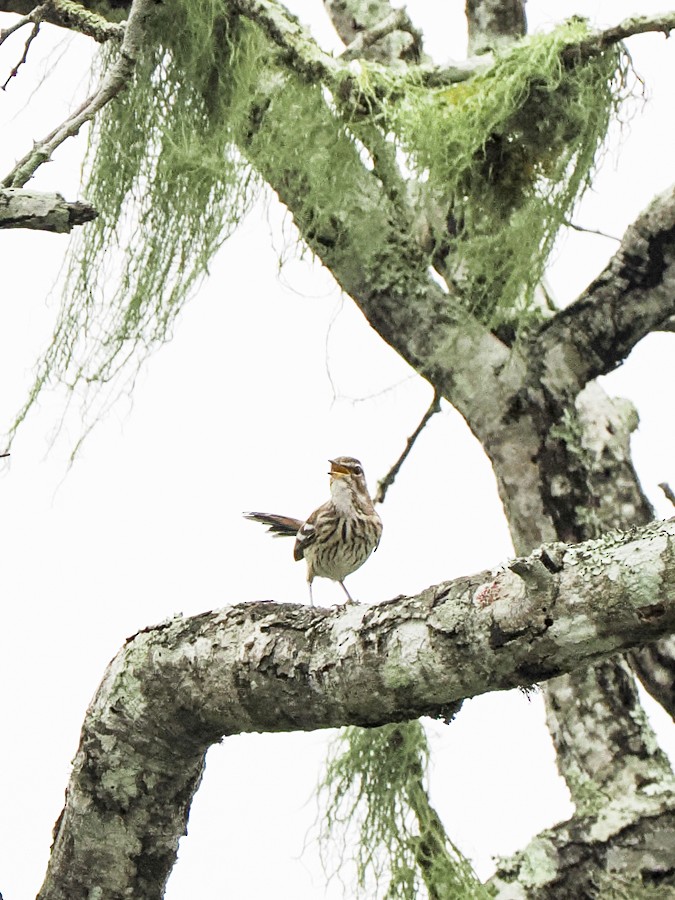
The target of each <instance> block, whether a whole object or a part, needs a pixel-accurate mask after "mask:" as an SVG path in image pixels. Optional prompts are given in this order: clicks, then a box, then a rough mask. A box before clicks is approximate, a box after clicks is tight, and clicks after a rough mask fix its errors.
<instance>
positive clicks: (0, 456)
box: [0, 450, 9, 459]
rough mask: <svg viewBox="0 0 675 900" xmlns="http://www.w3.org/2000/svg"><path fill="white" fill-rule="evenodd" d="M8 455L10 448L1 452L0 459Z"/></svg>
mask: <svg viewBox="0 0 675 900" xmlns="http://www.w3.org/2000/svg"><path fill="white" fill-rule="evenodd" d="M6 456H9V450H7V451H5V453H0V459H4V458H5V457H6Z"/></svg>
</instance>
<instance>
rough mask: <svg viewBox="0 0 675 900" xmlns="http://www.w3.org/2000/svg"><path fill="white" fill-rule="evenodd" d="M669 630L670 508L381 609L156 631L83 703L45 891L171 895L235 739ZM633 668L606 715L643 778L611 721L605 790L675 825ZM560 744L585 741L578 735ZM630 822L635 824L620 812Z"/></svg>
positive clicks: (301, 609)
mask: <svg viewBox="0 0 675 900" xmlns="http://www.w3.org/2000/svg"><path fill="white" fill-rule="evenodd" d="M674 627H675V520H671V521H669V522H660V523H654V524H652V525H650V526H647V527H646V528H644V529H642V530H640V531H635V532H633V533H630V534H627V535H621V534H618V533H615V534H612V535H608V536H606V537H604V538H603V539H601V540H598V541H592V542H588V543H585V544H581V545H577V546H574V547H565V546H564V545H560V544H557V545H551V546H548V547H544V548H542V549H541V550H539V551H537V552H536V553H534V554H532V555H531V556H529V557H526V558H520V559H517V560H513V561H512V562H511V563H510V564H509V565H508V566H507V567H505V568H504V569H503V570H502V571H500V572H499V573H498V574H497V575H496V576H494V575H492V574H491V573H489V572H482V573H480V574H479V575H476V576H473V577H467V578H460V579H457V580H455V581H450V582H446V583H443V584H440V585H435V586H433V587H430V588H428V589H427V590H426V591H424V592H422V593H421V594H419V595H417V596H415V597H401V598H396V599H395V600H391V601H389V602H386V603H383V604H380V605H378V606H373V607H367V606H361V605H347V606H342V607H339V608H333V609H317V608H312V607H307V606H299V605H298V606H295V605H291V604H286V605H280V604H273V603H253V604H246V605H240V606H233V607H227V608H224V609H222V610H217V611H215V612H212V613H205V614H203V615H200V616H195V617H192V618H182V617H176V618H174V619H173V620H171V621H169V622H167V623H164V624H162V625H159V626H157V627H155V628H148V629H145V630H144V631H142V632H140V633H139V634H137V635H136V636H135V637H134V638H132V639H130V640H129V641H128V642H127V644H126V646H125V647H124V648H123V650H122V651H121V652H120V653H119V654H118V656H117V657H116V658H115V659H114V660H113V661H112V663H111V664H110V666H109V667H108V670H107V672H106V675H105V677H104V679H103V682H102V684H101V686H100V688H99V690H98V693H97V695H96V697H95V698H94V700H93V702H92V704H91V706H90V708H89V710H88V712H87V716H86V720H85V724H84V728H83V732H82V737H81V742H80V747H79V750H78V752H77V755H76V757H75V761H74V765H73V773H72V776H71V779H70V784H69V786H68V791H67V795H66V806H65V809H64V811H63V813H62V816H61V818H60V820H59V822H58V823H57V826H56V829H55V839H54V847H53V852H52V857H51V860H50V864H49V870H48V873H47V877H46V880H45V883H44V885H43V887H42V890H41V892H40V894H39V898H40V900H66V898H68V900H80V898H81V900H85V898H91V897H93V896H101V897H105V898H106V900H118V898H119V900H121V898H124V897H134V898H135V900H146V898H147V900H150V898H154V900H157V898H159V897H161V896H162V892H163V889H164V885H165V883H166V879H167V878H168V875H169V872H170V870H171V867H172V865H173V863H174V861H175V856H176V852H177V847H178V840H179V838H180V836H181V835H182V834H183V833H184V830H185V823H186V821H187V815H188V810H189V806H190V801H191V799H192V796H193V794H194V792H195V790H196V789H197V787H198V786H199V781H200V778H201V773H202V767H203V760H204V754H205V752H206V750H207V748H208V747H209V745H210V744H212V743H214V742H216V741H219V740H220V739H221V737H222V736H223V735H231V734H236V733H239V732H251V731H291V730H311V729H316V728H327V727H333V726H336V725H344V724H355V725H369V726H372V725H381V724H384V723H386V722H394V721H403V720H407V719H411V718H417V717H419V716H421V715H432V716H439V717H446V716H448V715H451V714H452V712H453V711H454V709H455V708H456V705H457V701H460V700H462V699H463V698H464V697H470V696H474V695H476V694H479V693H482V692H484V691H489V690H500V689H503V688H508V687H513V686H515V685H527V684H529V683H531V682H532V681H535V680H542V679H545V678H548V677H550V676H551V675H555V674H557V673H560V672H564V671H568V670H570V669H575V668H578V667H579V666H580V665H583V664H584V663H588V661H590V660H593V659H599V658H602V657H604V656H606V655H607V654H608V653H612V652H614V651H616V650H620V649H625V648H626V647H630V646H634V645H635V644H638V643H640V642H642V641H645V640H649V639H651V638H653V637H655V636H657V635H659V634H663V633H665V632H667V631H669V630H672V629H673V628H674ZM625 676H626V681H625V682H624V683H623V684H620V685H618V686H617V684H616V683H612V685H611V688H612V692H613V696H614V708H613V709H612V710H609V711H608V712H607V716H608V721H607V728H608V729H609V731H610V732H611V734H612V736H613V740H614V741H615V742H616V744H617V747H618V748H620V749H621V751H622V752H626V751H628V752H629V753H631V754H634V755H635V766H634V768H633V766H632V765H631V766H630V772H631V775H632V777H633V781H632V782H631V783H630V784H628V782H627V781H626V779H625V777H624V776H623V774H621V773H620V775H619V776H617V775H616V773H614V772H613V758H612V757H609V758H605V756H604V755H603V754H604V744H605V740H604V737H603V736H602V734H600V735H599V739H598V741H597V744H596V746H595V747H594V748H592V749H591V751H590V752H589V758H590V757H592V758H593V760H594V761H593V764H592V765H593V767H595V768H596V769H598V770H602V773H603V777H604V779H605V780H604V781H603V782H602V783H601V786H600V787H599V788H598V792H599V793H600V794H603V790H604V789H605V788H606V787H607V782H608V780H612V779H614V778H615V777H620V779H621V787H622V789H623V793H622V794H621V796H622V797H623V798H624V799H626V801H627V802H628V800H629V799H630V802H631V803H633V804H634V806H635V807H636V808H637V809H639V811H640V813H643V812H644V811H645V810H649V811H650V815H652V814H655V810H656V809H657V806H658V810H659V814H661V815H662V819H663V825H664V827H667V828H669V829H671V830H673V829H675V818H673V817H672V815H671V814H672V813H673V811H675V794H673V791H672V784H671V780H672V779H670V780H669V775H668V769H667V765H666V764H665V763H664V760H663V757H662V755H661V754H660V752H659V751H658V750H657V749H656V748H655V747H652V748H651V753H650V754H649V755H648V757H647V760H645V759H640V758H639V753H640V752H641V743H640V738H639V733H638V732H639V730H640V728H639V723H638V724H636V726H635V728H634V730H633V733H629V734H625V733H624V732H623V731H622V728H621V725H620V722H622V721H623V719H622V718H621V715H622V712H623V708H624V707H623V706H622V704H623V701H624V700H625V695H626V691H627V689H628V688H627V686H628V685H629V684H630V678H629V674H628V673H627V672H625ZM177 685H180V689H179V690H177V689H176V686H177ZM588 712H589V714H590V715H591V717H592V718H593V717H594V716H595V711H593V710H588ZM614 713H617V714H618V715H616V716H615V715H614ZM560 727H561V729H562V730H564V729H565V726H564V723H562V722H561V726H560ZM634 736H637V737H636V740H633V737H634ZM564 740H565V741H567V742H568V743H569V744H570V747H571V748H572V750H573V751H574V752H576V749H575V748H576V746H577V745H576V737H575V736H574V735H569V734H567V733H566V734H565V737H564ZM596 757H597V760H596ZM598 760H599V762H598ZM647 764H648V768H646V767H645V766H646V765H647ZM584 765H586V764H585V763H584ZM586 767H587V766H586ZM645 772H648V773H649V777H645ZM593 784H595V782H593ZM612 799H614V797H612ZM603 808H604V807H603ZM627 808H628V807H627ZM630 808H631V809H632V808H633V807H630ZM617 815H618V813H617ZM622 821H626V823H627V824H630V818H629V817H628V818H627V813H626V812H625V810H624V818H623V819H622ZM570 827H576V826H570ZM607 827H609V825H608V826H607ZM99 891H100V893H98V892H99Z"/></svg>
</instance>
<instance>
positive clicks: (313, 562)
mask: <svg viewBox="0 0 675 900" xmlns="http://www.w3.org/2000/svg"><path fill="white" fill-rule="evenodd" d="M329 462H330V472H329V473H328V474H329V475H330V500H328V501H327V502H326V503H324V504H323V506H320V507H319V508H318V509H315V510H314V512H313V513H312V514H311V516H310V517H309V518H308V519H307V520H306V521H305V522H303V521H302V519H291V518H290V517H289V516H276V515H268V514H267V513H258V512H250V513H244V515H245V516H246V518H247V519H252V520H253V521H254V522H262V524H263V525H269V528H268V529H267V530H268V531H271V532H272V534H273V536H274V537H295V547H294V548H293V556H294V558H295V559H296V560H299V559H303V558H304V559H306V560H307V582H308V583H309V602H310V603H311V604H312V606H313V605H314V600H313V598H312V581H314V579H315V578H316V577H317V576H318V577H319V578H330V579H331V580H332V581H337V582H339V584H340V585H341V586H342V590H343V591H344V592H345V594H346V595H347V599H348V600H349V602H350V603H353V602H354V601H353V600H352V598H351V596H350V594H349V591H348V590H347V588H346V587H345V584H344V580H345V578H346V577H347V575H351V573H352V572H355V571H356V569H358V568H359V566H362V565H363V563H364V562H365V561H366V560H367V559H368V557H369V556H370V554H371V553H372V552H373V550H377V545H378V544H379V542H380V535H381V534H382V521H381V519H380V517H379V516H378V514H377V513H376V512H375V507H374V506H373V501H372V500H371V499H370V494H369V493H368V488H367V487H366V479H365V476H364V474H363V469H362V468H361V463H360V462H359V461H358V459H354V458H353V457H351V456H338V457H337V458H336V459H331V460H329Z"/></svg>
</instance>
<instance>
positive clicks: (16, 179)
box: [2, 0, 155, 187]
mask: <svg viewBox="0 0 675 900" xmlns="http://www.w3.org/2000/svg"><path fill="white" fill-rule="evenodd" d="M154 7H155V2H154V0H134V2H133V5H132V7H131V12H130V14H129V21H128V22H127V24H126V27H125V30H124V38H123V40H122V46H121V47H120V53H119V56H118V57H117V59H116V60H115V62H114V63H113V65H112V66H111V67H110V69H109V71H108V72H107V73H106V75H105V77H104V78H103V81H102V83H101V85H100V87H99V88H98V90H97V91H96V93H95V94H92V95H91V96H90V97H88V98H87V100H85V101H84V103H83V104H82V106H80V108H79V109H78V110H76V111H75V112H74V113H73V115H71V116H70V117H69V118H68V119H66V121H65V122H63V123H62V124H61V125H59V127H58V128H56V129H55V130H54V131H52V132H51V134H49V135H47V137H46V138H44V139H43V140H41V141H38V142H37V143H36V144H35V145H34V147H33V149H32V150H31V151H30V152H29V153H27V154H26V156H24V158H23V159H22V160H21V161H20V162H19V163H17V165H16V166H15V168H14V169H13V170H12V171H11V172H10V173H9V175H8V176H7V177H6V178H5V179H4V181H3V182H2V185H3V187H23V185H24V184H25V183H26V182H27V181H28V180H29V179H30V178H32V176H33V175H34V174H35V172H36V170H37V169H38V168H39V167H40V166H41V165H42V163H44V162H46V161H47V160H48V159H50V158H51V155H52V153H54V151H55V150H56V149H57V148H58V147H59V146H60V145H61V144H62V143H63V142H64V141H65V140H67V139H68V138H69V137H73V136H74V135H76V134H77V133H78V132H79V130H80V128H81V127H82V126H83V125H85V124H86V123H87V122H89V121H90V120H91V119H93V117H94V116H95V115H96V113H97V112H98V111H99V110H100V109H102V108H103V107H104V106H105V105H106V103H109V102H110V101H111V100H112V99H114V98H115V97H116V96H117V94H119V93H120V92H121V91H123V90H124V89H125V87H126V86H127V83H128V81H129V78H130V76H131V73H132V71H133V68H134V65H135V64H136V59H137V57H138V54H139V53H140V50H141V47H142V44H143V38H144V26H145V20H146V19H147V17H148V16H149V15H151V14H152V11H153V9H154Z"/></svg>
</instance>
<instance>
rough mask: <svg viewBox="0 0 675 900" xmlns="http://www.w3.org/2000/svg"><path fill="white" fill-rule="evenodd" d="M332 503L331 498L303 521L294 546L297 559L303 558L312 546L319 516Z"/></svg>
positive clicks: (294, 554) (294, 555)
mask: <svg viewBox="0 0 675 900" xmlns="http://www.w3.org/2000/svg"><path fill="white" fill-rule="evenodd" d="M330 505H331V503H330V500H329V501H328V503H324V504H323V506H320V507H319V508H318V509H315V510H314V512H313V513H312V514H311V516H309V518H308V519H307V521H306V522H303V523H302V525H301V526H300V528H299V529H298V534H297V537H296V539H295V547H293V558H294V559H295V560H298V559H302V558H303V556H304V555H305V550H306V549H307V548H308V547H310V546H311V545H312V544H313V543H314V541H315V540H316V526H317V521H318V519H319V517H320V516H321V515H323V513H325V512H326V511H327V510H328V508H329V507H330Z"/></svg>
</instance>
